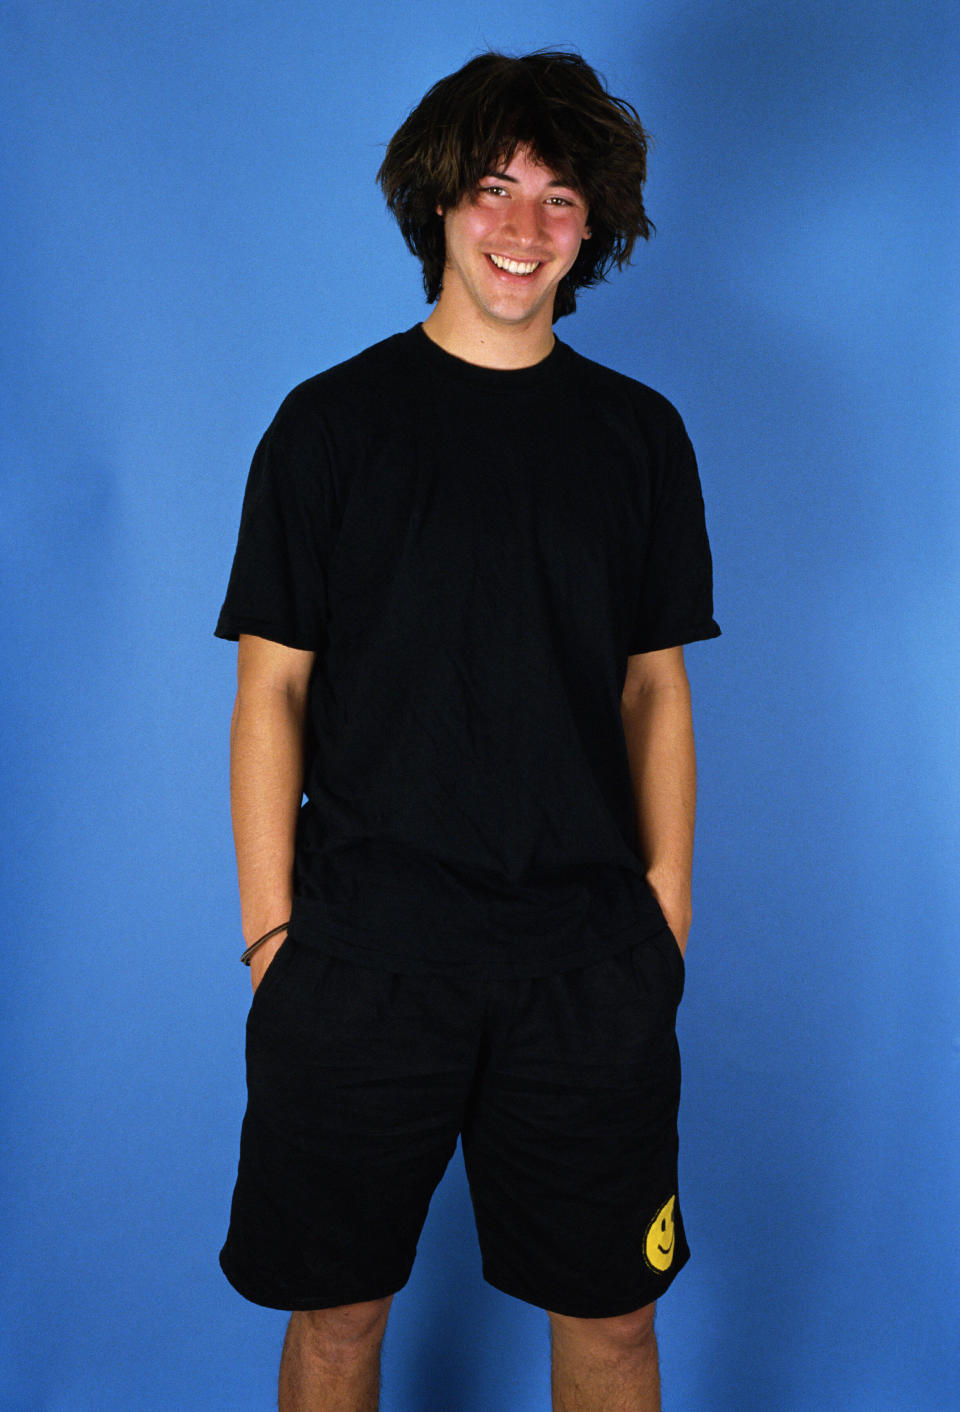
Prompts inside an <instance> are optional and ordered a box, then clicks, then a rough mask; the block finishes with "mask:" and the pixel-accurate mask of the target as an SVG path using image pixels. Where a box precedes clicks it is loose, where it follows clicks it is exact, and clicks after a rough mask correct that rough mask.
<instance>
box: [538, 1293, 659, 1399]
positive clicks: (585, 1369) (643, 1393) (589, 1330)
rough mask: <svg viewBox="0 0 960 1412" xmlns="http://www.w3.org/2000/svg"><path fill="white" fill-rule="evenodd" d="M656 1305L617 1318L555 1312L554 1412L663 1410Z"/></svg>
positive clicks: (551, 1324)
mask: <svg viewBox="0 0 960 1412" xmlns="http://www.w3.org/2000/svg"><path fill="white" fill-rule="evenodd" d="M653 1311H654V1305H652V1304H648V1305H646V1306H645V1307H644V1308H643V1309H637V1310H635V1312H634V1313H632V1314H624V1315H621V1316H620V1317H619V1318H616V1319H572V1318H569V1317H568V1316H566V1315H563V1314H551V1315H550V1326H551V1334H552V1347H553V1358H552V1384H551V1386H552V1390H553V1408H554V1412H660V1370H659V1366H658V1363H657V1340H656V1337H655V1335H654V1332H653Z"/></svg>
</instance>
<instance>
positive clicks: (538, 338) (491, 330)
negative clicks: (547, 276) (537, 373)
mask: <svg viewBox="0 0 960 1412" xmlns="http://www.w3.org/2000/svg"><path fill="white" fill-rule="evenodd" d="M471 312H473V315H474V316H473V317H469V316H467V317H463V316H462V314H461V312H460V311H457V310H455V309H453V308H452V307H451V301H449V300H445V299H444V296H443V294H441V296H440V299H439V300H438V302H437V304H436V305H435V306H434V309H433V312H432V313H431V314H430V315H429V316H428V318H426V319H425V320H424V322H423V330H424V332H425V333H426V334H427V336H428V337H429V338H431V339H432V340H433V342H434V343H436V344H439V346H440V347H441V348H442V349H443V350H444V352H446V353H452V354H453V356H454V357H455V358H462V359H463V360H464V362H465V363H475V364H477V366H478V367H481V368H503V369H510V368H530V367H532V366H533V365H534V364H535V363H542V362H543V360H544V358H546V357H547V356H548V354H549V353H550V352H551V350H552V349H553V345H554V343H555V342H556V339H555V338H554V336H553V324H552V321H551V319H550V315H551V314H552V309H551V310H548V311H547V316H546V317H543V316H542V311H541V317H539V318H536V319H533V320H531V322H530V324H529V325H526V324H501V323H498V322H497V321H496V320H493V319H484V318H482V317H479V316H478V315H477V314H476V311H471Z"/></svg>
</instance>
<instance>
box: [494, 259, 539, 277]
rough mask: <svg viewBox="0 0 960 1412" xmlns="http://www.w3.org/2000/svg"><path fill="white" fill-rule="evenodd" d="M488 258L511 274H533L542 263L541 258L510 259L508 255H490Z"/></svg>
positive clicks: (500, 268) (497, 266) (498, 267)
mask: <svg viewBox="0 0 960 1412" xmlns="http://www.w3.org/2000/svg"><path fill="white" fill-rule="evenodd" d="M487 259H488V260H489V261H490V263H491V264H492V265H494V266H495V267H496V268H497V269H498V270H505V271H506V273H507V274H509V275H532V274H533V273H534V272H535V271H536V270H539V268H540V266H541V264H542V261H541V260H509V259H507V257H506V255H488V256H487Z"/></svg>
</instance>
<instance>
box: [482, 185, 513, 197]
mask: <svg viewBox="0 0 960 1412" xmlns="http://www.w3.org/2000/svg"><path fill="white" fill-rule="evenodd" d="M479 190H480V192H481V194H483V195H485V194H486V193H487V192H489V193H490V195H491V196H505V195H506V193H507V188H506V187H505V186H496V185H491V186H481V187H480V188H479Z"/></svg>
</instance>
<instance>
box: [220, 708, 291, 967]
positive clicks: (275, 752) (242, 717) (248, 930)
mask: <svg viewBox="0 0 960 1412" xmlns="http://www.w3.org/2000/svg"><path fill="white" fill-rule="evenodd" d="M304 710H305V697H304V696H303V694H302V693H296V692H291V691H289V690H287V689H284V688H283V687H277V686H273V685H256V686H250V687H247V688H244V687H243V686H241V689H240V690H239V691H238V693H237V700H236V704H235V706H234V709H233V719H232V721H231V724H230V806H231V814H232V817H233V837H234V844H235V846H236V852H237V876H238V880H239V884H240V912H241V920H242V926H243V935H244V939H245V940H246V942H247V944H248V945H249V944H250V943H251V942H253V941H256V940H257V938H258V937H260V936H262V935H263V934H264V933H265V932H267V931H269V930H270V929H271V928H273V927H275V926H278V925H279V924H280V923H281V922H284V921H286V919H287V918H288V917H289V916H290V908H291V905H292V902H293V852H294V841H295V837H296V826H297V816H298V814H299V811H300V802H301V799H302V795H303V725H304Z"/></svg>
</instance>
